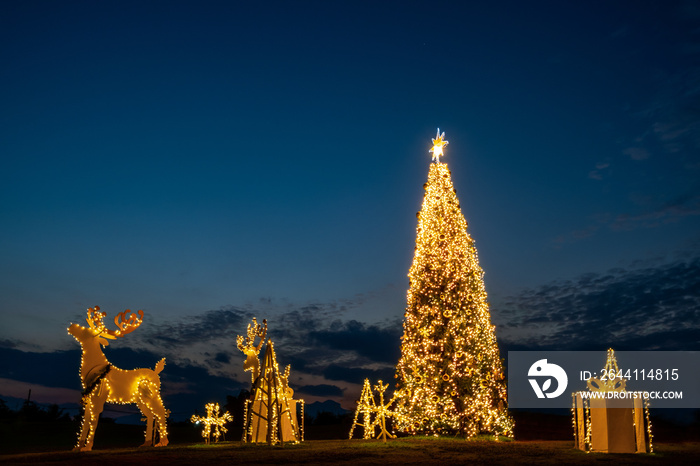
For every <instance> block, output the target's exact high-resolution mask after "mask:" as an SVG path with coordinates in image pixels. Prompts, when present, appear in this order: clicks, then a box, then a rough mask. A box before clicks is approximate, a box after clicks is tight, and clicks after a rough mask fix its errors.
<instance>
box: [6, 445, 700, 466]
mask: <svg viewBox="0 0 700 466" xmlns="http://www.w3.org/2000/svg"><path fill="white" fill-rule="evenodd" d="M214 462H227V463H230V464H238V465H247V464H304V465H315V464H348V465H353V464H381V465H387V464H439V465H441V466H443V465H456V464H503V465H509V466H513V465H515V464H537V465H557V466H559V465H562V464H567V465H569V464H572V465H591V464H595V465H599V464H610V465H618V464H642V465H645V464H649V465H656V464H658V465H661V464H674V465H684V464H688V465H691V464H692V465H697V464H698V463H700V443H697V442H693V443H691V442H686V443H674V444H659V445H657V446H656V447H655V452H654V453H653V454H601V453H597V454H596V453H590V454H586V453H583V452H580V451H578V450H575V449H574V448H573V440H569V441H552V440H549V441H510V442H494V441H492V440H472V441H465V440H463V439H453V438H440V439H435V438H403V439H397V440H392V441H389V442H387V443H383V442H381V441H376V440H372V441H365V440H359V439H358V440H310V441H306V442H304V443H301V444H297V445H292V444H285V445H284V446H268V445H255V444H245V443H241V442H222V443H219V444H214V445H204V444H202V443H198V444H181V445H173V446H168V447H165V448H119V449H103V450H95V451H92V452H88V453H74V452H70V451H58V452H44V453H23V454H16V455H2V456H0V463H2V464H45V463H53V464H55V463H58V464H65V465H70V464H81V465H84V464H86V463H89V464H95V463H99V464H100V465H128V464H154V463H160V464H168V465H180V464H194V463H200V464H212V463H214Z"/></svg>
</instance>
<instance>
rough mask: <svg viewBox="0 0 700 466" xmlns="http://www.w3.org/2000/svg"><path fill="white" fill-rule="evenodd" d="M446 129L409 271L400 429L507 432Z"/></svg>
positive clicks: (508, 421)
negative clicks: (445, 159)
mask: <svg viewBox="0 0 700 466" xmlns="http://www.w3.org/2000/svg"><path fill="white" fill-rule="evenodd" d="M444 136H445V133H442V134H440V130H439V129H438V134H437V136H436V137H435V139H433V147H432V149H431V150H430V152H432V154H433V160H434V163H432V164H431V165H430V172H429V174H428V182H427V183H426V184H425V185H423V187H424V188H425V195H424V198H423V206H422V208H421V211H420V212H419V213H418V227H417V235H416V248H415V255H414V258H413V264H412V265H411V268H410V271H409V274H408V276H409V280H410V287H409V289H408V293H407V307H406V314H405V318H404V325H403V327H404V334H403V337H402V343H401V358H400V360H399V363H398V365H397V368H396V378H397V379H398V383H397V388H398V389H399V391H400V397H399V400H398V405H397V410H398V412H399V413H400V414H401V417H400V418H398V419H397V424H398V425H397V427H398V428H399V429H400V430H402V431H405V432H413V433H430V434H440V433H445V434H447V433H461V434H463V435H465V436H467V437H472V436H474V435H476V434H478V433H480V432H489V433H493V434H496V435H506V436H512V432H513V421H512V418H511V417H510V416H509V414H508V412H507V402H506V382H505V378H504V374H503V365H502V361H501V358H500V353H499V350H498V346H497V344H496V334H495V327H494V326H493V325H491V315H490V311H489V305H488V302H487V300H486V289H485V287H484V280H483V275H484V272H483V270H482V269H481V267H480V266H479V258H478V255H477V251H476V247H475V246H474V240H473V239H472V238H471V236H470V235H469V233H467V222H466V221H465V219H464V216H463V215H462V211H461V208H460V203H459V200H458V199H457V194H456V191H455V189H454V187H453V186H452V180H451V177H450V175H451V173H450V170H449V169H448V168H447V165H446V164H445V163H441V162H440V157H441V156H444V147H445V146H446V145H447V144H448V142H447V141H446V140H445V139H444Z"/></svg>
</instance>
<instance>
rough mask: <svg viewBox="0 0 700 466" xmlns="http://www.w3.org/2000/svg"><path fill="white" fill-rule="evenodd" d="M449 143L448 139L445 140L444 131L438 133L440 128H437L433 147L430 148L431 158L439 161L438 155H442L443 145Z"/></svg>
mask: <svg viewBox="0 0 700 466" xmlns="http://www.w3.org/2000/svg"><path fill="white" fill-rule="evenodd" d="M448 144H449V141H445V132H444V131H443V132H442V134H440V128H438V130H437V134H436V135H435V138H434V139H433V147H432V148H431V149H430V153H431V154H433V160H434V161H436V162H437V163H440V157H442V156H443V155H444V147H445V146H446V145H448Z"/></svg>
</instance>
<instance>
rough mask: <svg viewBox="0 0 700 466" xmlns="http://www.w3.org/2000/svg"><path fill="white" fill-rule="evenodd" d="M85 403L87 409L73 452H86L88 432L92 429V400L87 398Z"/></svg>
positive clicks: (84, 412)
mask: <svg viewBox="0 0 700 466" xmlns="http://www.w3.org/2000/svg"><path fill="white" fill-rule="evenodd" d="M84 402H85V407H84V408H85V409H84V411H83V420H82V426H81V428H80V435H78V443H77V444H76V445H75V448H73V451H84V450H85V440H86V439H87V436H88V432H90V430H91V429H92V399H91V398H90V397H85V399H84Z"/></svg>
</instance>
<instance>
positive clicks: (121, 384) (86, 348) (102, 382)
mask: <svg viewBox="0 0 700 466" xmlns="http://www.w3.org/2000/svg"><path fill="white" fill-rule="evenodd" d="M99 311H100V308H99V307H98V306H95V307H94V308H90V309H88V310H87V323H88V324H89V327H83V326H82V325H78V324H71V326H70V327H68V333H69V334H71V335H73V337H74V338H75V339H76V340H78V342H79V343H80V346H81V347H82V349H83V356H82V363H81V366H80V378H81V381H82V385H83V398H82V403H83V406H84V407H85V414H84V415H83V424H82V428H81V432H80V437H79V438H78V444H77V445H76V446H75V450H79V451H90V450H92V444H93V441H94V440H95V429H96V428H97V421H98V419H99V417H100V413H101V412H102V409H103V407H104V404H105V403H135V404H136V405H137V406H138V407H139V409H140V410H141V412H142V413H143V415H144V416H145V417H146V424H147V427H146V441H145V442H144V444H143V445H144V446H151V445H153V419H154V417H155V418H156V420H157V422H158V432H159V434H160V441H159V443H158V444H157V445H156V446H157V447H162V446H166V445H167V444H168V434H167V430H166V424H165V418H166V417H167V414H166V411H165V408H164V407H163V401H162V400H161V398H160V378H159V377H158V374H159V373H160V372H161V371H162V370H163V367H165V358H163V359H161V360H160V361H158V364H156V368H155V370H153V369H134V370H122V369H118V368H116V367H114V366H112V365H111V364H110V363H109V361H107V358H106V357H105V355H104V353H103V352H102V348H101V347H100V346H107V345H108V344H109V341H108V340H115V339H117V337H123V336H124V335H126V334H127V333H131V332H133V331H134V330H136V329H137V328H138V327H139V325H141V322H143V311H141V310H139V311H138V316H137V315H136V313H135V312H131V311H130V310H128V309H127V310H126V311H124V312H121V313H119V314H118V315H117V316H116V317H115V318H114V323H115V325H116V326H117V327H118V329H117V330H109V329H107V328H106V327H105V325H104V323H103V322H102V319H103V318H104V317H105V315H106V314H105V313H104V312H99ZM129 312H131V314H130V315H129V316H128V317H127V315H126V314H127V313H129Z"/></svg>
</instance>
